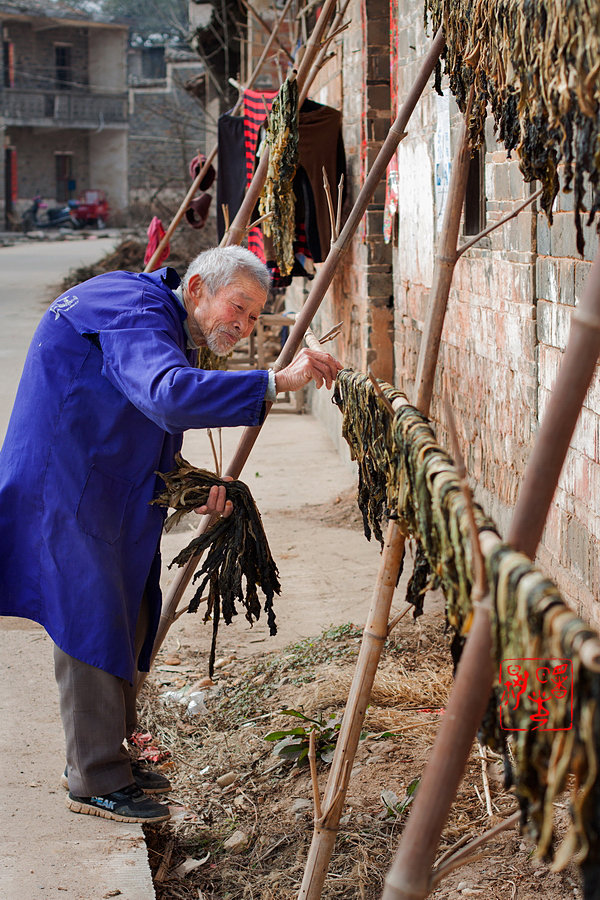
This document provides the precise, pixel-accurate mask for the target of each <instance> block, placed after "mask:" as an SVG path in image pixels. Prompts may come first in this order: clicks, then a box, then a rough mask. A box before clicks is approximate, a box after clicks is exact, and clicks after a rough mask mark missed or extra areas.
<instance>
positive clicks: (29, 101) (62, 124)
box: [0, 88, 128, 129]
mask: <svg viewBox="0 0 600 900" xmlns="http://www.w3.org/2000/svg"><path fill="white" fill-rule="evenodd" d="M0 104H1V106H0V110H1V115H2V118H3V120H4V124H5V125H22V126H31V127H44V128H88V129H89V128H98V127H99V126H104V127H107V126H108V127H110V126H112V127H119V126H121V127H122V126H124V125H126V123H127V116H128V108H127V94H89V93H77V92H75V91H52V90H48V91H28V90H20V89H18V88H5V89H4V91H3V92H2V93H1V94H0Z"/></svg>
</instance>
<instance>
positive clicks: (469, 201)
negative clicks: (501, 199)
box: [464, 147, 485, 234]
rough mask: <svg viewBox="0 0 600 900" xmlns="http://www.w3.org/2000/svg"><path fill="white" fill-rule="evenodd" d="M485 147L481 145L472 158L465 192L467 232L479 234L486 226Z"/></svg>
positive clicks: (465, 226) (465, 231)
mask: <svg viewBox="0 0 600 900" xmlns="http://www.w3.org/2000/svg"><path fill="white" fill-rule="evenodd" d="M484 155H485V149H484V148H483V147H479V148H478V149H477V150H476V151H475V153H474V154H473V156H472V158H471V164H470V166H469V177H468V179H467V190H466V193H465V224H464V233H465V234H479V232H480V231H483V229H484V228H485V175H484V165H483V158H484Z"/></svg>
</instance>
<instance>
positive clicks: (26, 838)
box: [0, 237, 154, 900]
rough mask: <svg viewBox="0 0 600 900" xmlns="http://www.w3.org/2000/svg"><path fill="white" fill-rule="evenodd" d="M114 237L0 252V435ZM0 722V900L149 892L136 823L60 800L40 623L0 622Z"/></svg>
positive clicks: (50, 681)
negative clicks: (28, 376) (71, 297)
mask: <svg viewBox="0 0 600 900" xmlns="http://www.w3.org/2000/svg"><path fill="white" fill-rule="evenodd" d="M114 242H115V241H114V238H113V237H107V238H103V239H101V240H76V241H64V242H49V241H43V242H38V243H26V244H25V243H21V244H18V245H15V246H13V247H2V248H0V273H1V278H0V282H1V284H0V438H1V437H3V436H4V433H5V431H6V425H7V422H8V418H9V415H10V409H11V407H12V403H13V399H14V395H15V392H16V389H17V385H18V381H19V377H20V374H21V370H22V367H23V362H24V359H25V354H26V352H27V347H28V346H29V342H30V340H31V335H32V334H33V331H34V330H35V327H36V325H37V322H38V320H39V319H40V317H41V315H42V313H43V311H44V307H45V306H46V305H47V303H48V302H49V300H51V299H52V297H53V296H54V295H55V293H56V291H55V288H56V286H57V285H58V284H59V283H60V281H61V280H62V278H63V277H64V276H65V275H66V274H67V273H68V272H69V270H70V269H72V268H74V267H76V266H81V265H84V264H89V263H92V262H94V261H95V260H97V259H99V258H100V257H101V256H103V255H104V254H105V253H107V252H109V250H111V249H112V247H113V245H114ZM16 513H17V514H18V510H16ZM1 552H2V551H1V548H0V553H1ZM84 601H85V598H82V602H84ZM0 722H2V728H1V729H0V784H1V785H2V787H1V789H0V791H1V793H0V809H1V813H0V829H1V831H2V834H3V847H2V861H1V862H0V897H1V898H2V900H30V898H33V897H39V898H40V900H48V898H53V897H57V898H65V900H100V898H103V897H107V896H112V894H111V892H113V893H115V892H117V893H118V894H119V897H120V900H150V898H152V897H154V888H153V886H152V879H151V877H150V871H149V868H148V858H147V850H146V846H145V843H144V840H143V835H142V831H141V827H140V826H139V825H122V824H121V823H117V822H110V821H108V820H106V819H98V818H95V817H92V816H75V815H73V813H71V812H69V810H68V809H67V807H66V806H65V803H64V799H63V795H64V791H63V789H62V788H61V787H60V786H59V778H60V773H61V770H62V767H63V765H64V740H63V736H62V729H61V726H60V718H59V713H58V701H57V691H56V687H55V684H54V676H53V670H52V644H51V641H50V639H49V638H48V636H47V635H46V634H45V632H44V631H43V629H41V628H39V627H38V626H37V625H34V624H33V623H32V622H28V621H27V620H23V619H7V618H4V619H0Z"/></svg>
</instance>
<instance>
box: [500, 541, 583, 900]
mask: <svg viewBox="0 0 600 900" xmlns="http://www.w3.org/2000/svg"><path fill="white" fill-rule="evenodd" d="M487 568H488V578H489V582H490V588H491V595H492V635H493V649H494V654H495V658H496V664H497V666H498V671H501V670H500V666H501V663H502V661H503V660H518V661H519V667H520V672H519V677H520V679H521V683H520V685H515V684H513V683H509V681H507V680H506V679H499V680H498V684H497V685H496V686H495V688H494V697H493V703H492V706H493V710H494V712H493V718H490V717H487V718H486V721H485V722H484V727H483V732H482V736H483V738H484V739H485V740H486V741H487V742H488V743H490V744H491V745H492V746H495V747H496V749H499V750H501V749H502V745H503V743H504V739H505V737H506V735H507V734H508V733H509V731H510V732H511V733H512V740H511V748H512V749H513V752H514V756H515V765H514V770H513V784H514V789H515V794H516V796H517V798H518V801H519V804H520V807H521V811H522V818H523V824H524V823H525V821H526V820H527V819H529V822H530V829H531V831H532V833H533V836H534V837H535V839H536V842H537V855H538V856H549V855H551V853H552V839H553V818H554V816H553V803H554V802H555V801H556V800H557V799H558V795H559V793H560V792H561V791H562V790H563V789H564V788H565V785H566V781H567V776H568V775H569V774H570V773H571V774H573V776H574V780H573V790H572V797H571V816H572V823H571V825H570V827H569V829H568V831H567V834H566V836H565V838H564V839H563V841H562V843H561V845H560V846H559V848H558V849H557V850H556V851H555V856H554V868H556V869H559V868H562V867H563V866H565V865H566V864H567V863H568V862H569V861H570V860H571V859H574V861H575V862H579V863H582V864H583V866H582V868H583V874H584V880H585V883H586V886H587V887H590V888H593V890H597V887H598V878H597V875H598V871H597V866H598V864H599V863H600V858H599V854H600V841H599V836H600V778H598V748H599V747H600V705H599V703H600V676H599V675H598V674H597V673H595V672H591V671H590V670H589V669H587V668H586V667H585V666H584V665H583V664H582V663H581V659H580V656H579V651H580V649H581V646H582V644H583V642H584V641H585V640H586V639H589V638H593V637H596V633H595V632H594V631H593V629H592V628H590V626H589V625H587V624H586V623H585V622H583V621H582V620H581V619H579V618H578V617H577V616H576V615H575V614H574V613H573V611H572V610H571V609H569V607H568V606H567V605H566V603H565V602H564V600H563V599H562V597H561V596H560V594H559V592H558V589H557V588H556V586H555V585H554V584H553V583H552V582H551V581H550V580H549V579H547V578H546V577H545V576H544V575H542V573H541V572H539V571H538V570H537V569H536V568H535V566H534V565H533V563H532V562H531V560H529V559H528V558H527V557H526V556H524V555H523V554H521V553H517V552H516V551H514V550H512V549H511V548H510V547H507V546H506V545H504V544H500V545H498V547H497V548H495V549H494V551H493V552H492V553H491V554H490V556H489V557H488V559H487ZM559 660H562V661H563V665H562V667H561V668H562V670H563V674H562V675H561V676H559V677H558V678H556V679H554V681H555V683H556V684H559V687H560V688H561V689H560V690H556V689H554V688H553V683H552V678H551V677H550V675H551V670H552V668H553V665H552V663H551V662H550V661H553V662H554V663H556V662H558V661H559ZM564 663H567V664H570V665H568V667H567V666H565V665H564ZM540 667H544V676H543V678H544V681H543V682H541V683H540V678H536V673H537V671H538V670H539V668H540ZM503 668H505V667H503ZM540 677H541V676H540ZM540 687H541V688H543V690H540ZM521 688H522V691H521ZM519 691H521V693H520V695H519V696H518V697H517V694H519ZM542 694H543V695H544V696H545V701H544V702H543V703H542V708H543V707H544V706H546V707H547V712H548V717H547V718H546V717H544V719H545V721H543V722H542V721H539V722H536V724H537V726H538V727H536V728H533V727H532V720H531V715H530V713H531V707H532V699H531V698H532V697H534V698H535V697H540V695H542ZM542 699H543V698H542ZM515 700H516V701H517V702H515ZM527 701H529V703H528V702H527ZM533 705H534V707H537V705H538V704H537V703H534V704H533ZM500 715H502V720H501V719H500ZM501 721H502V724H503V727H504V729H505V730H501V729H500V722H501ZM587 887H586V894H585V896H586V897H587V896H597V894H595V893H591V892H588V890H587Z"/></svg>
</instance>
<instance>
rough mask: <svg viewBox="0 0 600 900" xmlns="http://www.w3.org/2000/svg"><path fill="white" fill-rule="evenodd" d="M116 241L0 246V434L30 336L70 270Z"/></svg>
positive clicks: (107, 238)
mask: <svg viewBox="0 0 600 900" xmlns="http://www.w3.org/2000/svg"><path fill="white" fill-rule="evenodd" d="M114 244H115V236H114V234H113V233H107V234H106V236H104V235H103V236H102V237H101V238H99V237H96V236H94V238H88V239H85V240H84V239H76V240H65V241H50V240H46V241H31V242H29V241H28V242H26V243H25V242H22V243H18V244H15V245H14V246H12V247H0V435H2V437H3V436H4V433H5V431H6V425H7V422H8V417H9V415H10V410H11V408H12V404H13V400H14V396H15V392H16V390H17V385H18V383H19V378H20V376H21V371H22V369H23V363H24V361H25V355H26V353H27V347H28V346H29V341H30V339H31V335H32V334H33V332H34V330H35V327H36V325H37V323H38V321H39V320H40V318H41V316H42V314H43V312H44V309H45V308H46V306H47V305H48V303H49V301H51V300H52V299H53V298H54V296H56V294H57V293H58V292H59V291H60V287H59V285H60V282H61V281H62V279H63V278H64V277H66V275H68V273H69V271H70V270H71V269H74V268H77V267H78V266H83V265H89V264H91V263H93V262H95V261H96V260H98V259H100V258H101V257H102V256H104V255H105V254H106V253H108V252H109V251H110V250H112V248H113V246H114Z"/></svg>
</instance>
